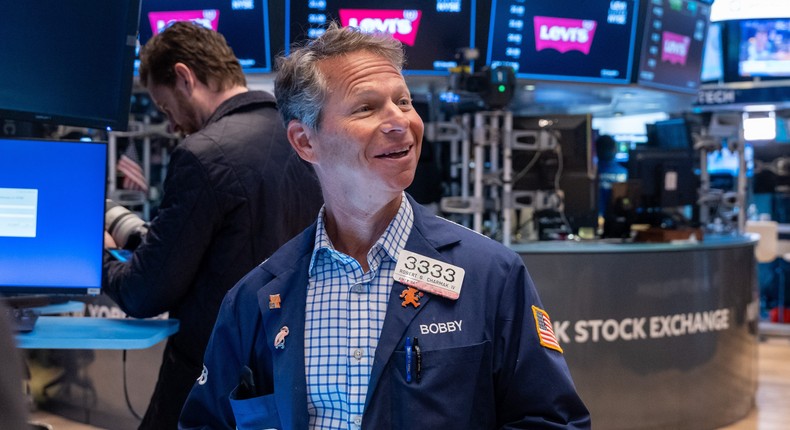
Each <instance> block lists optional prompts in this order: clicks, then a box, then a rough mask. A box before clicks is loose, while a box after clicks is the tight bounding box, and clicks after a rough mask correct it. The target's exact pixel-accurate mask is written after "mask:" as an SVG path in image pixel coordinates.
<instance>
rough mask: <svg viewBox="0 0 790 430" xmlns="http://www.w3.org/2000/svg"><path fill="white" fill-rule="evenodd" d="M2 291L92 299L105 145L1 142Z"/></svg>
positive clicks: (98, 261)
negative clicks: (77, 295) (56, 294)
mask: <svg viewBox="0 0 790 430" xmlns="http://www.w3.org/2000/svg"><path fill="white" fill-rule="evenodd" d="M0 154H3V155H2V157H0V293H25V294H53V293H63V294H98V293H99V291H100V288H101V278H102V253H103V241H104V204H105V183H106V169H107V167H106V166H107V145H106V144H105V143H100V142H73V141H57V140H52V141H49V140H16V139H13V140H12V139H0Z"/></svg>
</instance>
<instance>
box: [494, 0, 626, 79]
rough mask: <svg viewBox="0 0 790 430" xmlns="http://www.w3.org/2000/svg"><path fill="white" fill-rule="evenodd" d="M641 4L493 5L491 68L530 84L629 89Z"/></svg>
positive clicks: (512, 1)
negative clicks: (584, 84)
mask: <svg viewBox="0 0 790 430" xmlns="http://www.w3.org/2000/svg"><path fill="white" fill-rule="evenodd" d="M638 6H639V2H638V1H633V0H613V1H588V0H554V1H529V2H524V1H523V0H493V3H492V7H491V21H490V30H489V37H488V50H487V52H488V55H487V61H486V63H487V64H488V65H490V66H491V67H496V66H510V67H512V68H513V69H514V70H515V71H516V76H517V77H519V78H525V79H540V80H557V81H570V82H597V83H613V84H627V83H630V81H631V63H632V59H633V55H634V51H635V49H634V43H635V39H636V37H635V34H636V22H637V16H638V15H637V12H638Z"/></svg>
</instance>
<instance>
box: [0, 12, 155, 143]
mask: <svg viewBox="0 0 790 430" xmlns="http://www.w3.org/2000/svg"><path fill="white" fill-rule="evenodd" d="M2 12H3V14H2V19H1V21H2V25H0V40H2V41H3V54H2V56H0V77H2V84H1V85H0V118H6V119H19V120H23V121H32V122H42V123H50V124H62V125H73V126H77V127H89V128H100V129H105V128H110V129H115V130H125V129H126V128H127V126H128V121H129V106H130V101H129V100H130V94H131V89H132V79H133V74H132V67H133V61H134V49H135V39H136V35H137V24H138V20H139V13H140V0H113V1H107V0H42V1H39V2H36V4H35V7H34V6H33V5H32V4H30V3H28V2H24V1H22V2H18V1H11V2H4V4H3V8H2Z"/></svg>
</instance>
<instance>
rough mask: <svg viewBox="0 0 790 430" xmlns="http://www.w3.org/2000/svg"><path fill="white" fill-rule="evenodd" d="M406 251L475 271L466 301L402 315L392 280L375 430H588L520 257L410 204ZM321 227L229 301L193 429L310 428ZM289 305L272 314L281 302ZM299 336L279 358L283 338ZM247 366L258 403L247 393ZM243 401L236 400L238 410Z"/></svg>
mask: <svg viewBox="0 0 790 430" xmlns="http://www.w3.org/2000/svg"><path fill="white" fill-rule="evenodd" d="M410 202H411V204H412V206H413V207H414V228H413V230H412V232H411V234H410V236H409V239H408V242H407V244H406V250H408V251H411V252H415V253H417V254H420V255H424V256H427V257H430V258H433V259H436V260H440V261H444V262H447V263H450V264H453V265H455V266H459V267H461V268H463V269H465V272H466V273H465V278H464V281H463V286H462V289H461V293H460V297H459V298H458V299H457V300H450V299H447V298H444V297H440V296H434V295H431V294H425V296H423V297H422V298H421V299H420V301H419V302H420V306H419V307H414V306H411V305H408V306H406V307H404V306H402V302H403V299H402V298H400V297H399V296H400V293H401V292H402V291H403V290H404V289H405V288H406V287H405V285H403V284H401V283H400V282H397V281H393V287H392V292H391V294H390V301H389V305H388V308H387V314H386V319H385V321H384V325H383V327H382V332H381V337H380V339H379V344H378V347H377V349H376V356H375V359H374V364H373V370H372V373H371V376H370V384H369V387H368V397H367V402H366V406H365V412H364V415H363V418H362V428H364V429H388V428H392V429H407V428H427V429H440V428H458V429H495V428H529V429H588V428H590V416H589V413H588V411H587V409H586V407H585V406H584V404H583V403H582V401H581V399H580V398H579V396H578V395H577V393H576V389H575V387H574V385H573V382H572V380H571V376H570V373H569V371H568V367H567V365H566V363H565V359H564V358H563V356H562V354H561V353H560V352H558V351H557V350H554V349H550V348H547V347H544V346H541V343H540V339H539V332H538V330H537V328H536V317H535V316H534V313H533V309H532V307H533V305H534V306H537V307H539V308H542V305H541V303H540V299H539V297H538V295H537V292H536V290H535V287H534V285H533V283H532V280H531V279H530V277H529V274H528V273H527V269H526V267H525V266H524V264H523V262H522V260H521V258H520V257H519V256H518V255H517V254H516V253H514V252H513V251H511V250H509V249H507V248H506V247H504V246H502V245H501V244H499V243H497V242H495V241H493V240H491V239H488V238H486V237H483V236H481V235H479V234H477V233H475V232H472V231H470V230H467V229H465V228H463V227H460V226H458V225H456V224H453V223H451V222H448V221H446V220H444V219H441V218H438V217H435V216H433V215H432V214H431V213H429V212H428V211H427V210H426V209H425V208H423V207H421V206H419V205H418V204H417V203H415V202H414V201H413V200H410ZM314 237H315V225H313V226H312V227H310V228H308V229H307V230H306V231H305V232H304V233H302V234H301V235H299V236H297V237H296V238H294V239H293V240H291V242H289V243H288V244H286V245H285V246H284V247H283V248H281V249H280V250H279V251H278V252H277V253H275V254H274V255H273V256H272V257H271V258H269V259H268V260H266V261H265V262H264V263H262V264H261V265H260V266H258V267H257V268H255V269H254V270H253V271H252V272H250V273H249V274H248V275H247V276H246V277H245V278H244V279H242V280H241V281H240V282H239V283H238V284H237V285H236V286H235V287H234V288H233V289H232V290H231V291H230V292H229V293H228V295H227V296H226V297H225V300H224V302H223V304H222V309H221V312H220V315H219V319H218V320H217V323H216V326H215V327H214V332H213V334H212V337H211V340H210V343H209V346H208V350H207V352H206V356H205V368H204V370H203V372H204V373H203V375H201V378H200V379H199V380H198V381H197V382H196V384H195V386H194V388H193V389H192V392H191V393H190V395H189V398H188V400H187V402H186V405H185V406H184V409H183V411H182V414H181V422H180V428H182V429H197V428H210V429H233V428H237V427H238V428H239V429H248V428H256V429H261V428H277V429H305V430H306V429H307V428H308V414H307V391H306V386H305V371H304V363H305V360H304V336H303V333H304V324H305V300H306V290H307V288H306V287H307V282H308V279H307V276H308V265H309V263H310V258H311V253H312V249H313V244H314ZM278 294H279V305H280V307H279V308H277V307H276V306H273V308H270V301H271V298H270V296H273V295H278ZM283 326H287V327H288V328H289V330H290V334H289V335H288V336H287V337H286V341H285V347H284V348H282V349H275V347H274V339H275V336H276V335H277V333H278V332H279V331H280V328H281V327H283ZM415 336H417V337H418V338H419V343H420V347H421V350H422V357H421V358H422V360H421V361H422V363H421V365H422V366H421V367H422V368H421V372H420V381H419V382H417V381H416V380H415V378H414V377H415V376H416V375H412V376H413V378H412V381H411V382H406V353H405V352H404V346H405V340H406V337H412V338H413V337H415ZM244 366H248V367H250V368H251V369H252V374H253V379H254V383H255V392H254V393H253V394H243V395H241V394H240V393H239V388H238V387H237V386H238V385H239V380H240V376H241V373H242V372H241V370H242V368H243V367H244ZM231 399H232V400H231Z"/></svg>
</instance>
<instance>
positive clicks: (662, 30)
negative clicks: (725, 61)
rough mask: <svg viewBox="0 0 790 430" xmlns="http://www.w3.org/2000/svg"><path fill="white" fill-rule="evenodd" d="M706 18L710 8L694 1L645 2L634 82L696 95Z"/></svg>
mask: <svg viewBox="0 0 790 430" xmlns="http://www.w3.org/2000/svg"><path fill="white" fill-rule="evenodd" d="M709 17H710V5H709V4H706V3H702V2H699V1H697V0H649V1H648V3H647V10H646V11H645V24H644V31H643V34H642V49H641V51H640V57H639V70H638V75H637V82H638V83H639V84H641V85H645V86H648V87H656V88H660V89H665V90H671V91H678V92H685V93H696V92H697V90H698V89H699V83H700V74H701V72H702V51H703V49H704V47H705V37H706V36H707V32H708V24H709V22H710V20H709Z"/></svg>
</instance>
